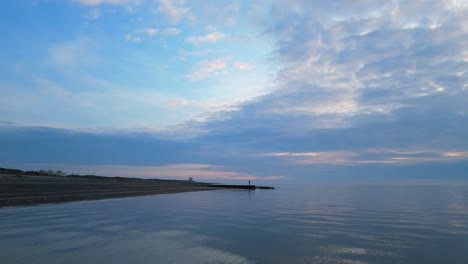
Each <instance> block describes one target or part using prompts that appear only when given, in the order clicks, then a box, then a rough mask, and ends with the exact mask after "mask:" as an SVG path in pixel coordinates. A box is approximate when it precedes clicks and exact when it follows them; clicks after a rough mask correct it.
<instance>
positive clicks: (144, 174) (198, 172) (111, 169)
mask: <svg viewBox="0 0 468 264" xmlns="http://www.w3.org/2000/svg"><path fill="white" fill-rule="evenodd" d="M61 168H63V169H67V167H66V166H65V167H61ZM67 170H73V172H75V173H80V174H95V175H105V176H121V177H140V178H159V179H178V180H186V179H188V178H189V177H193V178H194V179H195V180H279V179H284V178H285V177H283V176H255V175H249V174H243V173H238V172H233V171H226V170H224V168H223V167H222V166H215V165H210V164H169V165H164V166H129V165H97V166H70V167H68V169H67Z"/></svg>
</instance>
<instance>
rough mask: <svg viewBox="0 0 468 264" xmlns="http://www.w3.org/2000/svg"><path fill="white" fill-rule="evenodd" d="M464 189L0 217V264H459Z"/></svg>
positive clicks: (1, 213) (62, 208)
mask: <svg viewBox="0 0 468 264" xmlns="http://www.w3.org/2000/svg"><path fill="white" fill-rule="evenodd" d="M466 249H468V188H467V186H466V185H465V186H454V185H451V186H450V185H447V186H429V185H427V186H416V185H412V186H383V185H382V186H359V185H322V186H311V185H308V186H292V185H291V186H280V188H278V189H276V190H273V191H271V190H257V191H254V192H249V191H245V190H239V191H237V190H225V191H224V190H223V191H205V192H191V193H180V194H170V195H156V196H144V197H134V198H124V199H111V200H100V201H86V202H75V203H65V204H57V205H43V206H35V207H22V208H4V209H0V263H396V262H398V263H467V262H468V251H467V250H466Z"/></svg>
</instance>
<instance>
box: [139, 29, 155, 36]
mask: <svg viewBox="0 0 468 264" xmlns="http://www.w3.org/2000/svg"><path fill="white" fill-rule="evenodd" d="M136 32H138V33H143V34H146V35H148V36H149V37H153V36H155V35H156V34H157V33H158V32H159V29H157V28H139V29H137V30H136Z"/></svg>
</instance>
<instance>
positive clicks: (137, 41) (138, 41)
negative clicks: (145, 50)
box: [124, 34, 143, 43]
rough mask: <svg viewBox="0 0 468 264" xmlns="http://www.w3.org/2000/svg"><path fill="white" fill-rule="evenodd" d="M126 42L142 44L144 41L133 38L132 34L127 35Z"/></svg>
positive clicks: (139, 38)
mask: <svg viewBox="0 0 468 264" xmlns="http://www.w3.org/2000/svg"><path fill="white" fill-rule="evenodd" d="M124 38H125V40H126V41H128V42H135V43H140V42H142V41H143V39H142V38H141V37H137V36H133V35H132V34H127V35H125V37H124Z"/></svg>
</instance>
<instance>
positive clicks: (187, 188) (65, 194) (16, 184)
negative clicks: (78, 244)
mask: <svg viewBox="0 0 468 264" xmlns="http://www.w3.org/2000/svg"><path fill="white" fill-rule="evenodd" d="M217 189H222V187H220V186H211V185H210V184H206V183H196V182H191V181H176V180H146V179H131V178H106V177H95V178H93V177H73V176H43V175H25V174H22V175H18V174H0V207H10V206H26V205H37V204H46V203H62V202H71V201H82V200H97V199H107V198H122V197H130V196H141V195H154V194H169V193H180V192H193V191H206V190H217Z"/></svg>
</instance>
